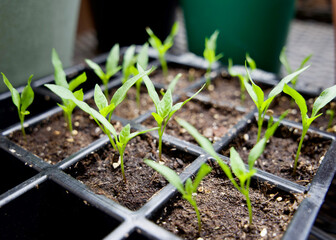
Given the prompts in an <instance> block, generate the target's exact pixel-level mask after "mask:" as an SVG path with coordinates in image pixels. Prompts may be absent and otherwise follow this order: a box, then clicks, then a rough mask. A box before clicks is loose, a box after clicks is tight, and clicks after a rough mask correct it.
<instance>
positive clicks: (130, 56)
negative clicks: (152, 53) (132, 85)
mask: <svg viewBox="0 0 336 240" xmlns="http://www.w3.org/2000/svg"><path fill="white" fill-rule="evenodd" d="M136 60H137V59H136V56H135V45H131V46H129V47H128V48H127V50H126V51H125V54H124V58H123V63H122V74H123V78H122V83H125V82H126V81H127V80H128V78H129V77H130V76H131V75H132V74H133V75H136V73H135V72H134V69H135V67H134V64H135V63H136Z"/></svg>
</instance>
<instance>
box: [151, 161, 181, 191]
mask: <svg viewBox="0 0 336 240" xmlns="http://www.w3.org/2000/svg"><path fill="white" fill-rule="evenodd" d="M144 162H145V163H146V164H147V165H148V166H150V167H151V168H153V169H154V170H155V171H157V172H159V173H160V174H161V175H162V176H164V177H165V179H167V181H168V182H169V183H170V184H171V185H173V186H174V187H175V188H176V189H177V190H178V191H179V192H180V193H181V194H182V195H184V194H185V191H184V187H183V183H182V181H181V179H180V177H179V176H178V175H177V174H176V172H174V171H173V170H171V169H170V168H168V167H166V166H164V165H161V164H159V163H156V162H154V161H152V160H149V159H145V160H144Z"/></svg>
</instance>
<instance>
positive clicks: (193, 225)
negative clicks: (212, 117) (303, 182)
mask: <svg viewBox="0 0 336 240" xmlns="http://www.w3.org/2000/svg"><path fill="white" fill-rule="evenodd" d="M195 198H196V202H197V206H198V208H199V211H200V214H201V220H202V231H201V235H198V224H197V218H196V213H195V210H194V208H193V207H192V206H191V205H190V204H189V202H187V201H186V200H184V199H181V196H180V195H178V196H177V197H174V198H173V199H171V200H170V202H169V203H168V205H167V206H166V207H164V209H163V210H162V212H159V213H158V216H157V218H156V219H154V221H155V222H156V223H157V224H159V225H160V226H161V227H163V228H165V229H167V230H169V231H171V232H172V233H174V234H176V235H178V236H179V237H181V238H183V239H198V238H199V237H200V238H202V239H281V237H282V235H283V234H284V232H285V230H286V228H287V226H288V224H289V222H290V220H291V219H292V217H293V214H294V212H295V210H296V209H297V207H298V205H299V203H300V201H301V200H298V199H302V198H303V196H302V195H301V196H298V197H297V198H298V199H297V198H296V197H295V196H294V195H291V194H289V193H285V192H280V191H278V190H277V189H276V188H272V187H271V186H270V185H267V184H265V183H258V182H254V183H253V184H252V187H250V199H251V203H252V213H253V225H252V226H249V225H248V218H249V217H248V210H247V206H246V201H245V198H244V196H243V195H242V194H241V193H240V192H238V190H237V189H235V187H234V186H233V185H232V183H231V182H230V180H228V179H227V178H226V177H225V176H224V174H223V172H222V170H220V169H219V168H218V167H217V168H215V169H214V170H212V172H211V173H210V174H209V175H208V176H206V177H205V178H204V179H203V181H202V182H201V184H200V187H199V188H198V192H197V195H196V196H195Z"/></svg>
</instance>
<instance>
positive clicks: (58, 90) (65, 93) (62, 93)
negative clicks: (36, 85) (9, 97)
mask: <svg viewBox="0 0 336 240" xmlns="http://www.w3.org/2000/svg"><path fill="white" fill-rule="evenodd" d="M45 86H46V87H47V88H49V89H50V90H51V91H52V92H54V93H55V94H57V95H58V96H59V97H61V98H62V99H68V100H72V101H74V102H75V103H76V105H77V106H78V107H79V108H80V109H82V110H83V111H84V112H86V113H88V114H90V115H91V116H92V117H93V118H95V119H97V120H98V121H99V122H100V123H101V124H103V125H104V127H105V128H106V129H107V130H108V131H109V132H110V133H112V135H113V137H114V138H115V139H117V132H116V130H115V129H114V127H113V126H112V124H111V123H110V122H109V121H108V120H107V119H106V118H105V116H103V115H101V114H100V113H99V112H97V111H96V110H95V109H93V108H91V107H90V106H89V105H88V104H87V103H85V102H83V101H79V100H78V99H76V97H75V96H74V94H73V93H72V92H71V91H70V90H69V89H66V88H64V87H62V86H57V85H54V84H45Z"/></svg>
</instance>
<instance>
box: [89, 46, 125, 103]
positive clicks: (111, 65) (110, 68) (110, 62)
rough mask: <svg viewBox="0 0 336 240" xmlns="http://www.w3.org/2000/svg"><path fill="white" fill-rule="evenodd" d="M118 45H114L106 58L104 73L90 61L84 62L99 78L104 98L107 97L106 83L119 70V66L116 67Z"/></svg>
mask: <svg viewBox="0 0 336 240" xmlns="http://www.w3.org/2000/svg"><path fill="white" fill-rule="evenodd" d="M119 52H120V50H119V44H117V43H116V44H115V45H114V46H113V47H112V48H111V50H110V52H109V55H108V56H107V60H106V64H105V71H106V72H104V71H103V70H102V69H101V67H100V66H99V65H98V64H97V63H95V62H93V61H91V60H90V59H85V62H86V63H87V64H88V65H89V67H90V68H92V69H93V71H94V72H95V73H96V75H97V76H98V77H99V78H100V80H101V81H102V83H103V85H104V93H105V97H108V82H109V80H110V78H111V77H113V76H114V75H115V74H116V73H117V72H118V71H119V70H120V69H121V66H119V65H118V63H119Z"/></svg>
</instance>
